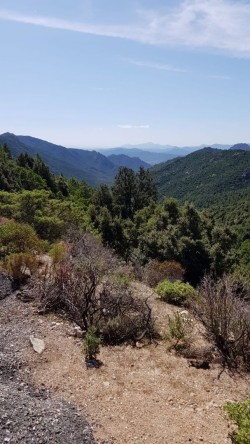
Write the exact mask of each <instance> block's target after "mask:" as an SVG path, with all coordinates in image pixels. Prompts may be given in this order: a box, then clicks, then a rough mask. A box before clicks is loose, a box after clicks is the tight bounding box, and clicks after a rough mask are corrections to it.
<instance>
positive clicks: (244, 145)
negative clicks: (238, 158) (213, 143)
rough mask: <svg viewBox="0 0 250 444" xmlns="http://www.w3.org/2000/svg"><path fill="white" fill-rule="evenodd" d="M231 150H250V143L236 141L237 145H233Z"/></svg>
mask: <svg viewBox="0 0 250 444" xmlns="http://www.w3.org/2000/svg"><path fill="white" fill-rule="evenodd" d="M230 150H243V151H250V145H248V143H236V145H233V146H231V148H230Z"/></svg>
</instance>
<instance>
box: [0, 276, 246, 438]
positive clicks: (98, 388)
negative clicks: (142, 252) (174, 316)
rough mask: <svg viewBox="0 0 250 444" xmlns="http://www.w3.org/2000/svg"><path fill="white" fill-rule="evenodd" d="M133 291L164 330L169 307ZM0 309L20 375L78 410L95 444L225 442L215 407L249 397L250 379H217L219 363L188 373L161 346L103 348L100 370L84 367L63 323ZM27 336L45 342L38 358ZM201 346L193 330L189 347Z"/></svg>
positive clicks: (15, 305)
mask: <svg viewBox="0 0 250 444" xmlns="http://www.w3.org/2000/svg"><path fill="white" fill-rule="evenodd" d="M135 292H137V294H140V296H141V297H149V298H150V301H151V304H152V308H153V312H154V314H155V316H156V317H157V322H158V323H159V324H160V325H161V326H163V325H164V324H165V323H166V319H167V315H168V314H169V313H171V312H172V311H173V307H171V306H168V305H167V304H165V303H164V302H162V301H159V300H158V299H157V298H156V295H155V294H153V292H152V291H151V290H150V289H149V288H147V287H146V286H143V285H142V284H136V285H135ZM0 304H1V306H0V310H1V311H0V322H2V323H4V324H5V325H6V329H7V330H8V331H9V332H10V334H11V335H12V336H11V337H12V341H15V340H16V341H18V344H19V345H18V356H19V358H20V357H21V359H22V361H23V362H24V365H23V367H22V369H21V370H20V371H21V372H23V377H25V374H26V376H27V377H28V379H29V380H30V381H32V383H33V384H34V385H35V386H37V387H38V388H39V387H44V388H46V389H49V390H50V392H51V393H53V395H54V396H55V397H56V398H58V399H63V400H65V401H70V402H71V403H74V404H75V405H76V406H78V408H79V411H80V412H82V413H83V414H84V415H86V416H87V419H88V422H89V423H90V424H91V425H92V428H93V433H94V437H95V439H96V440H97V441H99V442H102V443H103V442H105V443H108V444H124V443H128V444H135V443H136V444H142V443H148V444H186V443H193V444H198V443H201V442H202V443H206V444H226V443H231V439H230V437H229V435H230V432H231V430H232V426H231V425H229V423H228V421H227V418H226V415H225V414H224V412H223V409H222V406H223V404H224V403H225V402H226V401H238V400H242V399H245V398H246V397H247V396H248V394H249V377H243V376H242V375H241V376H239V375H238V376H234V377H231V376H230V375H229V374H228V373H227V372H223V373H222V374H221V376H220V378H218V375H219V373H220V370H221V368H220V367H219V366H218V364H213V365H212V366H211V369H209V370H202V369H196V368H194V367H190V366H189V365H188V362H187V360H186V359H185V358H182V357H180V356H176V355H175V354H174V353H173V352H171V353H170V352H169V351H168V349H167V344H166V343H163V342H162V343H158V345H156V344H154V343H153V344H150V345H145V346H142V347H141V346H139V347H135V348H133V347H131V346H129V345H123V346H119V347H102V350H101V354H100V360H101V361H102V362H103V365H102V366H101V367H100V368H99V369H87V368H86V365H85V361H84V356H83V353H82V344H81V339H77V338H76V337H74V336H72V331H73V328H72V325H71V324H70V323H69V322H67V321H64V320H62V319H61V318H58V317H56V316H55V315H47V316H41V315H38V314H37V312H36V307H35V306H34V304H30V303H29V304H24V303H23V302H21V301H19V300H17V299H16V298H15V297H14V296H11V297H8V298H6V299H5V300H3V301H1V302H0ZM21 325H23V328H22V327H20V326H21ZM16 326H18V332H17V331H16V328H17V327H16ZM31 334H33V335H34V336H36V337H37V338H40V339H44V341H45V345H46V348H45V351H44V352H43V353H42V354H41V355H38V354H37V353H35V352H34V351H33V349H32V347H31V346H30V343H29V336H30V335H31ZM15 338H16V339H15ZM201 340H202V339H201V333H200V331H199V329H198V330H197V331H196V333H195V342H196V343H198V342H199V341H201ZM73 443H74V441H72V444H73ZM65 444H67V443H65Z"/></svg>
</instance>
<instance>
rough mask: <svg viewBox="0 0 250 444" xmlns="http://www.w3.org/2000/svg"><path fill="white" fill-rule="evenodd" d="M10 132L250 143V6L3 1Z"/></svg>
mask: <svg viewBox="0 0 250 444" xmlns="http://www.w3.org/2000/svg"><path fill="white" fill-rule="evenodd" d="M0 42H1V44H0V57H1V70H0V88H1V89H0V91H1V111H0V133H3V132H6V131H10V132H14V133H15V134H25V135H26V134H28V135H32V136H34V137H39V138H43V139H46V140H49V141H51V142H55V143H59V144H62V145H64V146H70V147H104V146H106V147H108V146H110V147H111V146H119V145H122V144H127V143H131V144H137V143H144V142H149V141H152V142H155V143H162V144H170V145H178V146H185V145H199V144H203V143H204V144H212V143H229V144H230V143H232V144H233V143H236V142H245V141H246V142H250V134H249V129H250V125H249V123H250V1H247V0H187V1H180V0H170V1H167V0H165V1H164V0H161V1H160V0H120V1H117V0H53V1H52V0H42V1H41V0H22V1H20V0H0Z"/></svg>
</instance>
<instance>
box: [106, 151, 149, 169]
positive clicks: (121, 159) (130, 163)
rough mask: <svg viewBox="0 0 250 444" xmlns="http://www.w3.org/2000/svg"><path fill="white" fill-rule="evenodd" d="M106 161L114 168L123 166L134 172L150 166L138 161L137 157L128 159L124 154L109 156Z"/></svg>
mask: <svg viewBox="0 0 250 444" xmlns="http://www.w3.org/2000/svg"><path fill="white" fill-rule="evenodd" d="M108 159H109V160H110V161H111V162H112V163H113V164H114V165H116V166H118V167H119V166H123V167H127V168H131V169H132V170H134V171H139V169H140V167H143V168H149V167H150V166H151V165H150V164H149V163H146V162H144V161H143V160H141V159H139V157H129V156H125V155H124V154H111V156H108Z"/></svg>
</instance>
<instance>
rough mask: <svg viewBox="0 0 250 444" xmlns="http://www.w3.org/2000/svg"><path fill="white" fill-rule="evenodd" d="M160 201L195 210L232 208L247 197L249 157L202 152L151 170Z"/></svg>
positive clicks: (244, 153) (242, 153)
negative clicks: (176, 202)
mask: <svg viewBox="0 0 250 444" xmlns="http://www.w3.org/2000/svg"><path fill="white" fill-rule="evenodd" d="M150 171H151V174H152V176H153V178H154V181H155V184H156V186H157V188H158V190H159V195H160V198H161V199H163V197H164V196H168V197H174V198H176V199H178V200H179V201H180V202H182V203H184V202H185V201H188V202H193V203H194V204H195V205H196V206H198V207H201V208H203V207H209V206H210V205H216V204H223V205H225V204H228V205H230V204H232V203H234V202H239V201H240V200H245V199H246V197H249V196H250V153H249V152H247V151H239V150H237V151H234V150H217V149H212V148H204V149H202V150H199V151H196V152H195V153H192V154H189V155H188V156H186V157H183V158H178V159H174V160H172V161H168V162H166V163H163V164H160V165H156V166H154V167H153V168H151V170H150Z"/></svg>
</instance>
